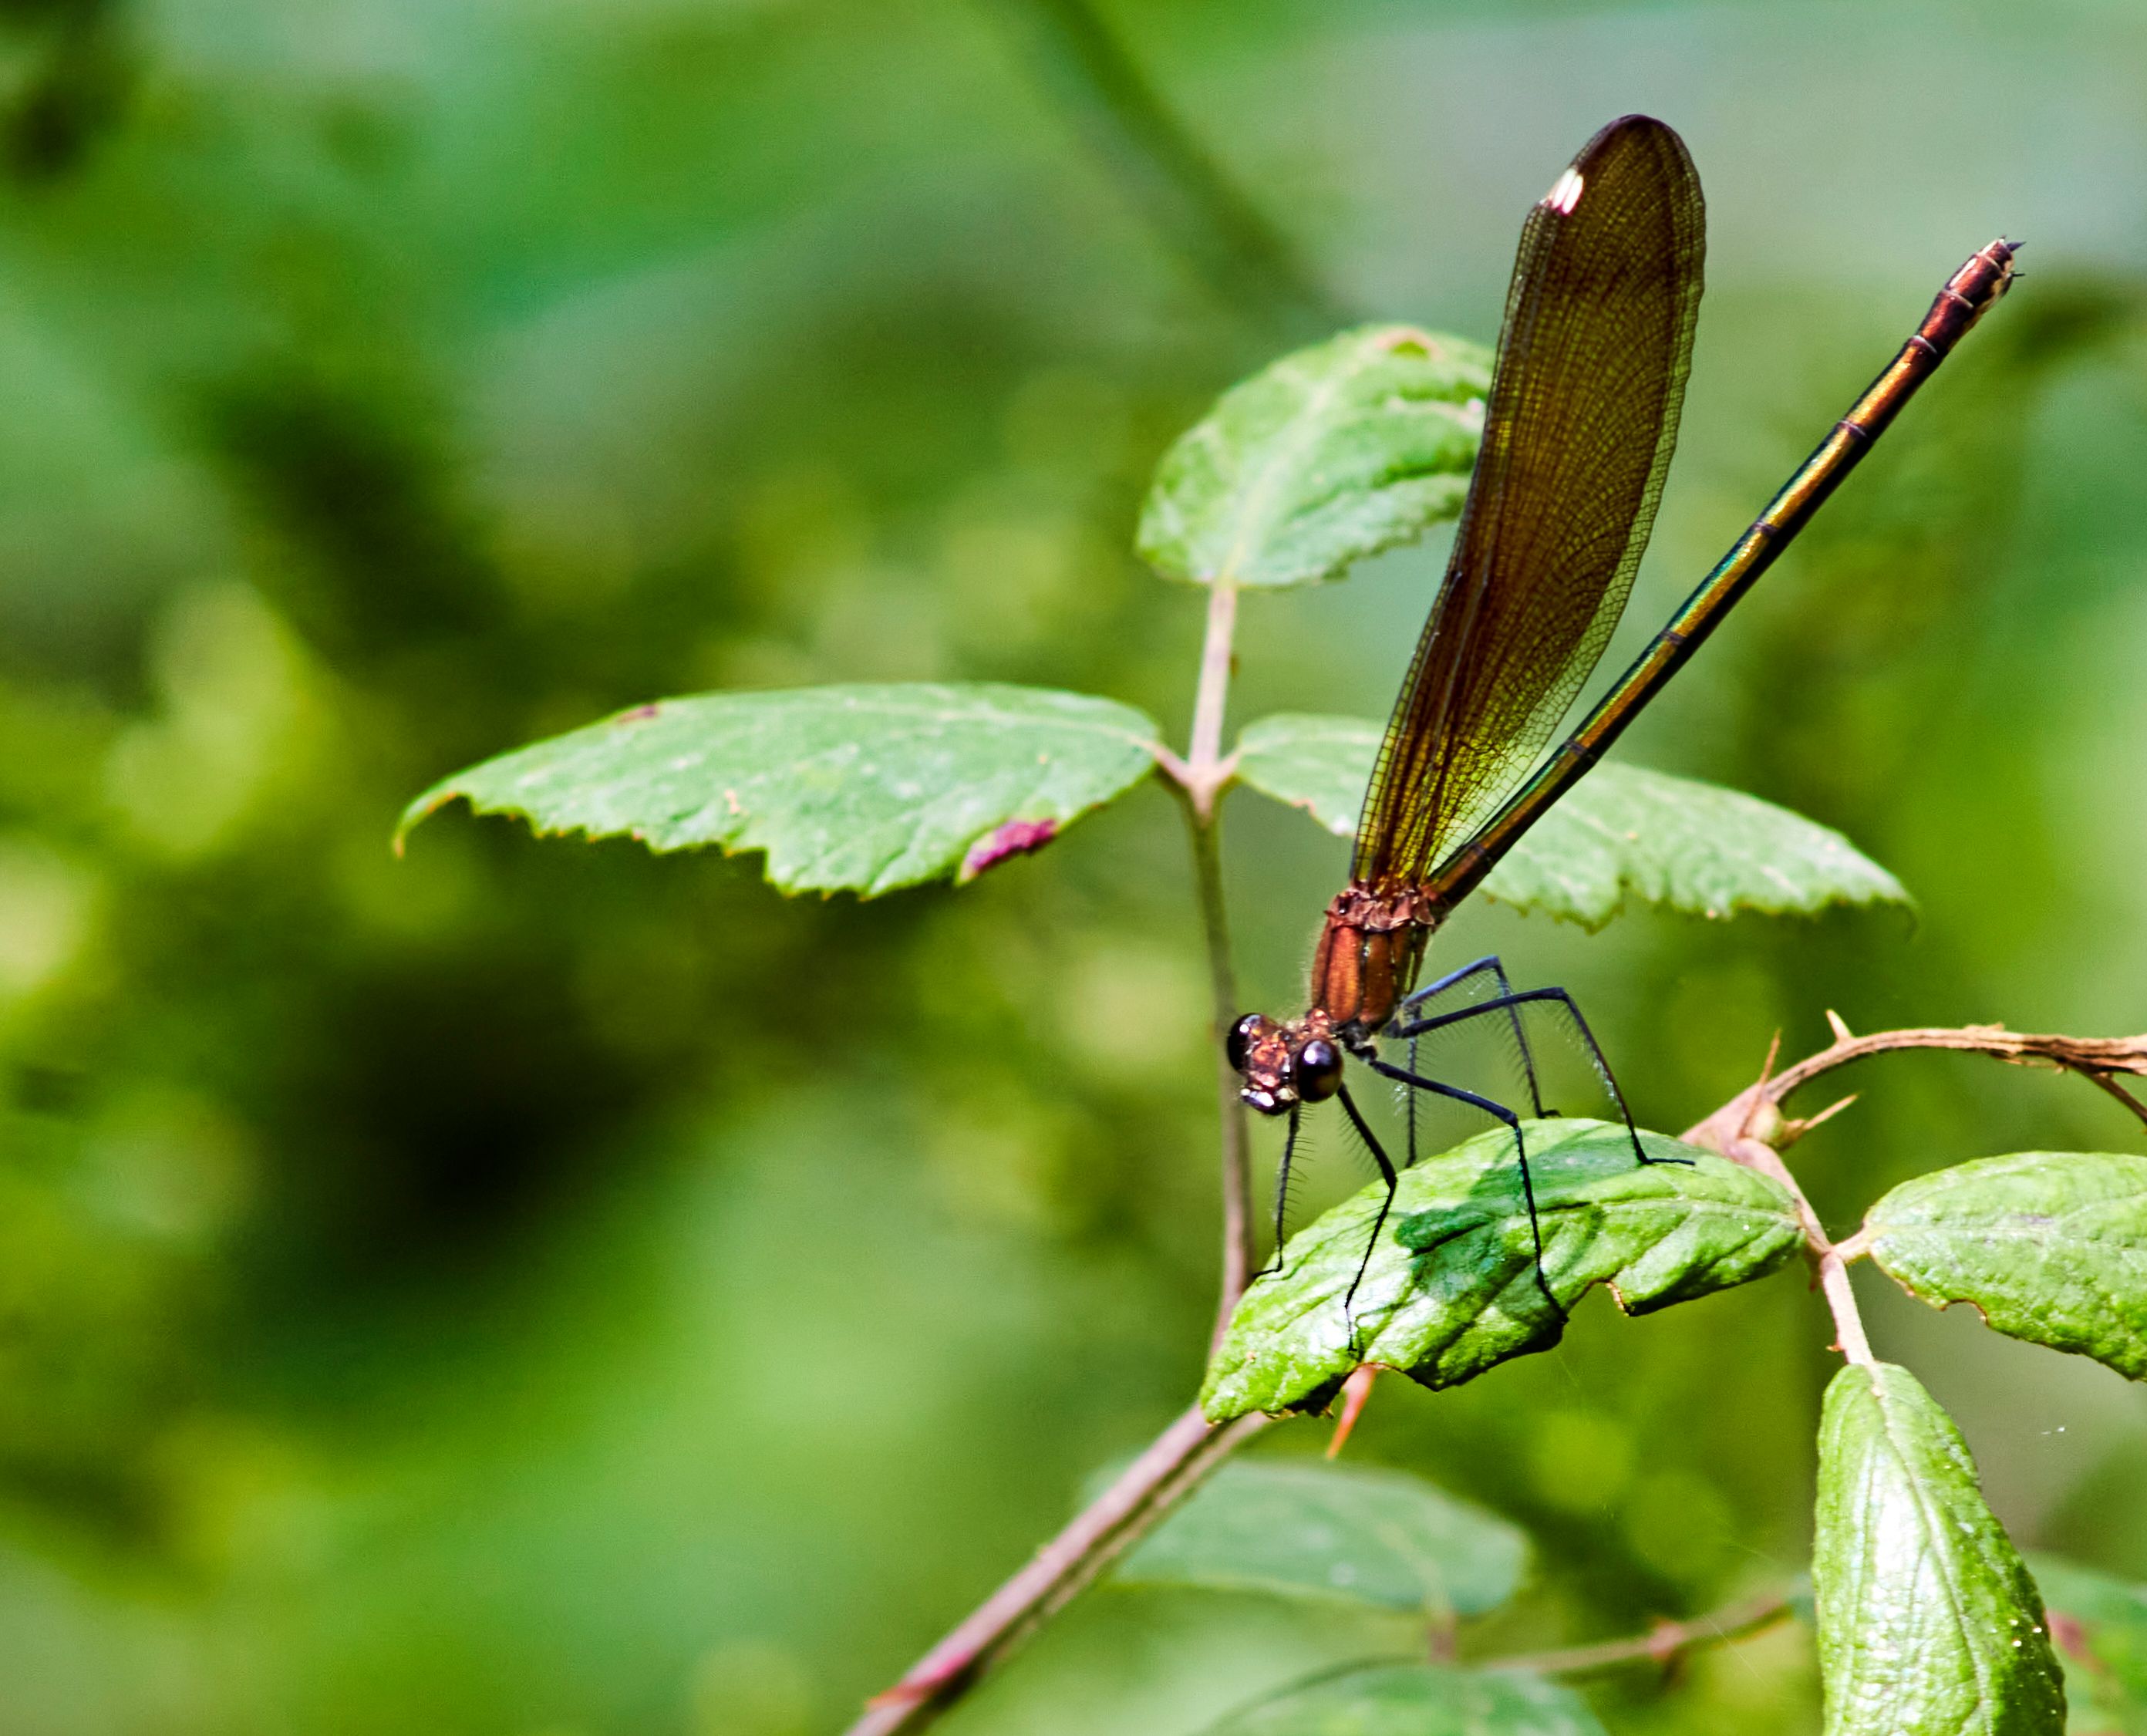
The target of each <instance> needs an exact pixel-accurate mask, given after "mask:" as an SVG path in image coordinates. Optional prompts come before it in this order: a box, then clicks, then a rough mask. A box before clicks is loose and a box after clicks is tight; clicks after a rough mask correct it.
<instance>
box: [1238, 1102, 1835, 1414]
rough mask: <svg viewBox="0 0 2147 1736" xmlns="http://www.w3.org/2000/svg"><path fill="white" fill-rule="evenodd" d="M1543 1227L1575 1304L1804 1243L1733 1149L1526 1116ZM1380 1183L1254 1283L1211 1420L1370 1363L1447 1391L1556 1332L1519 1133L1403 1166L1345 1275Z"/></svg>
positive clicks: (1563, 1296)
mask: <svg viewBox="0 0 2147 1736" xmlns="http://www.w3.org/2000/svg"><path fill="white" fill-rule="evenodd" d="M1522 1133H1523V1135H1524V1138H1526V1140H1527V1142H1528V1149H1529V1170H1530V1173H1531V1174H1532V1176H1533V1178H1534V1188H1535V1201H1536V1210H1537V1216H1538V1219H1539V1222H1540V1223H1541V1225H1542V1230H1543V1245H1544V1252H1543V1265H1542V1272H1543V1276H1544V1279H1545V1280H1546V1281H1547V1282H1548V1283H1549V1287H1550V1290H1551V1293H1553V1294H1554V1295H1555V1296H1556V1297H1557V1298H1558V1301H1559V1306H1560V1308H1564V1309H1565V1310H1567V1311H1570V1310H1571V1308H1573V1306H1574V1303H1577V1302H1578V1301H1579V1299H1580V1298H1581V1297H1582V1296H1583V1295H1584V1294H1585V1293H1586V1292H1587V1291H1588V1290H1589V1288H1592V1287H1593V1286H1594V1285H1596V1284H1606V1285H1608V1286H1609V1287H1610V1289H1611V1293H1612V1294H1613V1295H1614V1297H1615V1298H1617V1302H1618V1305H1619V1307H1620V1308H1622V1309H1624V1311H1625V1312H1626V1313H1629V1314H1638V1313H1647V1312H1649V1310H1651V1309H1654V1308H1664V1307H1667V1306H1668V1305H1669V1304H1670V1303H1674V1302H1684V1301H1688V1300H1690V1299H1691V1298H1694V1297H1699V1296H1704V1295H1707V1294H1709V1293H1711V1292H1713V1291H1716V1290H1723V1289H1728V1288H1730V1287H1732V1286H1733V1285H1736V1284H1740V1283H1745V1282H1747V1281H1748V1280H1749V1279H1752V1278H1759V1277H1762V1276H1764V1274H1765V1273H1769V1272H1771V1271H1772V1270H1774V1268H1775V1267H1777V1266H1779V1264H1780V1263H1782V1262H1783V1261H1784V1259H1786V1258H1789V1255H1790V1253H1792V1252H1793V1250H1794V1248H1796V1246H1797V1245H1798V1241H1799V1231H1798V1228H1797V1221H1796V1213H1795V1209H1794V1205H1793V1204H1792V1203H1791V1201H1790V1200H1789V1196H1788V1195H1787V1194H1786V1193H1784V1192H1783V1190H1782V1189H1781V1188H1780V1187H1779V1185H1778V1184H1777V1183H1774V1182H1772V1181H1770V1180H1769V1179H1768V1178H1766V1177H1764V1176H1762V1175H1759V1174H1758V1173H1754V1171H1752V1170H1749V1169H1745V1168H1739V1166H1738V1165H1736V1164H1734V1163H1729V1161H1728V1160H1727V1159H1725V1158H1719V1157H1717V1156H1715V1155H1714V1154H1713V1153H1708V1152H1700V1151H1696V1150H1694V1148H1691V1147H1689V1146H1684V1145H1680V1144H1679V1143H1678V1142H1677V1141H1675V1140H1674V1139H1669V1138H1664V1136H1663V1135H1661V1134H1659V1133H1646V1134H1643V1135H1642V1138H1643V1140H1644V1145H1645V1149H1646V1150H1647V1152H1648V1153H1649V1155H1650V1156H1651V1157H1654V1158H1669V1159H1672V1160H1673V1161H1669V1162H1655V1163H1645V1164H1642V1163H1635V1162H1634V1158H1633V1148H1632V1144H1631V1142H1630V1139H1629V1136H1628V1135H1627V1133H1626V1131H1625V1129H1624V1128H1623V1127H1622V1126H1618V1125H1614V1124H1612V1123H1607V1122H1599V1121H1585V1120H1578V1119H1576V1120H1570V1121H1567V1120H1554V1121H1530V1122H1524V1123H1522ZM1384 1194H1385V1187H1384V1183H1374V1184H1373V1185H1372V1186H1371V1187H1369V1188H1365V1189H1364V1191H1363V1192H1362V1193H1358V1194H1357V1195H1355V1196H1354V1198H1351V1199H1349V1200H1348V1201H1346V1202H1344V1203H1343V1204H1341V1205H1339V1206H1338V1207H1336V1208H1334V1210H1333V1211H1331V1212H1329V1213H1326V1214H1325V1215H1324V1216H1323V1217H1321V1218H1319V1221H1318V1222H1316V1223H1313V1224H1311V1225H1309V1226H1308V1227H1307V1228H1305V1229H1304V1230H1302V1231H1300V1232H1299V1233H1298V1234H1296V1235H1294V1236H1293V1237H1291V1238H1290V1240H1289V1245H1288V1247H1287V1248H1286V1249H1285V1250H1284V1258H1283V1262H1282V1266H1281V1268H1280V1270H1279V1271H1278V1272H1276V1273H1274V1274H1273V1275H1272V1276H1270V1277H1267V1278H1262V1279H1260V1280H1259V1282H1258V1283H1255V1284H1254V1286H1253V1287H1252V1288H1251V1289H1250V1290H1249V1291H1247V1292H1246V1293H1245V1296H1244V1300H1243V1301H1241V1302H1240V1303H1239V1304H1238V1309H1237V1313H1236V1314H1235V1316H1234V1318H1232V1320H1231V1322H1230V1327H1229V1333H1228V1334H1227V1335H1226V1337H1225V1338H1224V1341H1223V1343H1222V1344H1221V1346H1220V1347H1219V1348H1218V1349H1217V1351H1216V1353H1215V1356H1214V1360H1213V1361H1212V1362H1211V1363H1210V1364H1209V1370H1208V1380H1207V1384H1206V1385H1205V1387H1204V1388H1203V1389H1202V1393H1201V1403H1202V1404H1203V1406H1204V1407H1205V1408H1206V1410H1207V1413H1208V1414H1209V1416H1210V1417H1211V1418H1214V1419H1215V1420H1217V1421H1221V1420H1223V1419H1224V1418H1229V1417H1235V1416H1242V1415H1244V1413H1246V1412H1248V1411H1254V1410H1264V1411H1283V1410H1298V1409H1302V1410H1319V1409H1323V1408H1325V1406H1326V1404H1327V1403H1328V1402H1329V1399H1330V1398H1332V1397H1333V1395H1334V1392H1335V1390H1336V1389H1337V1388H1338V1386H1339V1383H1341V1381H1342V1380H1343V1379H1344V1378H1346V1377H1347V1376H1348V1374H1349V1372H1350V1370H1351V1369H1353V1368H1356V1367H1357V1366H1359V1364H1360V1363H1378V1364H1380V1365H1382V1366H1384V1367H1387V1368H1402V1369H1405V1370H1407V1371H1408V1373H1409V1375H1410V1376H1411V1378H1414V1379H1415V1380H1417V1381H1419V1382H1421V1383H1423V1384H1424V1385H1426V1386H1429V1387H1449V1386H1458V1385H1459V1384H1460V1383H1462V1382H1464V1381H1466V1380H1469V1379H1471V1378H1474V1376H1476V1375H1478V1374H1480V1373H1483V1372H1484V1370H1485V1369H1486V1368H1490V1367H1492V1366H1494V1364H1496V1363H1501V1362H1504V1360H1506V1359H1507V1358H1509V1357H1514V1356H1520V1355H1524V1354H1525V1353H1528V1352H1529V1351H1533V1350H1543V1349H1547V1348H1549V1347H1550V1346H1551V1345H1553V1344H1554V1343H1557V1342H1558V1341H1559V1338H1560V1337H1561V1336H1562V1335H1563V1334H1564V1330H1565V1319H1564V1315H1563V1314H1562V1313H1559V1312H1557V1311H1554V1309H1553V1308H1551V1306H1550V1304H1549V1301H1548V1300H1547V1299H1546V1298H1545V1297H1544V1293H1543V1292H1542V1289H1541V1288H1539V1284H1538V1281H1537V1263H1536V1250H1535V1243H1534V1238H1533V1237H1532V1235H1531V1233H1530V1229H1529V1213H1528V1207H1527V1203H1526V1201H1525V1199H1524V1195H1523V1193H1522V1186H1521V1173H1520V1168H1519V1165H1518V1164H1517V1163H1515V1161H1514V1140H1513V1136H1512V1134H1511V1133H1508V1132H1507V1131H1506V1130H1505V1129H1504V1128H1494V1129H1493V1130H1492V1131H1490V1132H1489V1133H1482V1134H1479V1136H1478V1137H1476V1138H1474V1139H1471V1140H1469V1141H1468V1142H1467V1143H1465V1144H1462V1145H1459V1146H1456V1147H1455V1148H1454V1149H1453V1150H1452V1151H1449V1152H1447V1153H1444V1155H1442V1156H1439V1157H1436V1158H1427V1159H1425V1160H1424V1161H1423V1162H1421V1163H1418V1164H1417V1165H1416V1166H1415V1167H1414V1168H1411V1169H1408V1170H1405V1171H1404V1172H1403V1173H1402V1175H1401V1178H1400V1186H1399V1188H1398V1189H1397V1191H1396V1193H1395V1197H1394V1210H1393V1213H1392V1216H1391V1217H1390V1219H1389V1223H1390V1226H1391V1227H1392V1228H1391V1233H1389V1234H1387V1235H1384V1236H1382V1237H1381V1238H1380V1240H1379V1243H1378V1244H1377V1245H1376V1246H1374V1247H1373V1248H1372V1250H1371V1262H1370V1264H1369V1266H1368V1267H1366V1268H1365V1269H1364V1279H1363V1281H1362V1283H1359V1286H1358V1289H1357V1295H1356V1300H1355V1302H1354V1305H1353V1308H1352V1314H1353V1315H1354V1318H1345V1317H1344V1312H1343V1298H1344V1295H1345V1294H1346V1293H1347V1292H1348V1291H1349V1286H1350V1284H1351V1283H1352V1282H1354V1281H1355V1279H1356V1278H1357V1273H1358V1268H1359V1263H1360V1262H1362V1261H1363V1260H1364V1253H1365V1248H1366V1245H1367V1243H1368V1241H1369V1238H1370V1236H1371V1233H1372V1226H1373V1223H1374V1219H1375V1218H1377V1216H1378V1214H1379V1207H1380V1204H1381V1203H1382V1200H1383V1199H1384Z"/></svg>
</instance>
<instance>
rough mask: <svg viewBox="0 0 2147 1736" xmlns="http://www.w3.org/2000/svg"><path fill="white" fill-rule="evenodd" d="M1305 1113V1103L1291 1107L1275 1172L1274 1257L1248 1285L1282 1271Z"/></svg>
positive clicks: (1247, 1281)
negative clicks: (1299, 1132) (1285, 1228)
mask: <svg viewBox="0 0 2147 1736" xmlns="http://www.w3.org/2000/svg"><path fill="white" fill-rule="evenodd" d="M1303 1115H1304V1104H1303V1103H1292V1104H1291V1105H1290V1109H1289V1133H1286V1134H1284V1136H1283V1142H1282V1163H1281V1164H1280V1165H1279V1167H1278V1168H1276V1170H1275V1193H1274V1258H1272V1259H1270V1260H1269V1262H1268V1263H1267V1264H1266V1265H1264V1266H1263V1267H1261V1268H1260V1269H1259V1271H1257V1272H1255V1273H1254V1274H1253V1275H1252V1276H1251V1277H1250V1278H1247V1279H1246V1280H1245V1282H1246V1283H1247V1284H1248V1285H1251V1284H1256V1283H1259V1281H1260V1280H1261V1279H1262V1278H1269V1277H1271V1276H1273V1275H1274V1273H1278V1272H1279V1271H1281V1270H1282V1233H1283V1222H1284V1219H1285V1218H1287V1217H1288V1216H1289V1166H1290V1163H1291V1160H1292V1159H1294V1158H1295V1157H1296V1156H1297V1128H1298V1122H1299V1118H1301V1117H1302V1116H1303Z"/></svg>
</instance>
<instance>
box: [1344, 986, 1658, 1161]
mask: <svg viewBox="0 0 2147 1736" xmlns="http://www.w3.org/2000/svg"><path fill="white" fill-rule="evenodd" d="M1534 1001H1544V1002H1549V1003H1551V1004H1552V1005H1554V1006H1559V1007H1563V1008H1564V1009H1565V1013H1566V1016H1567V1017H1568V1018H1570V1019H1572V1021H1573V1028H1574V1030H1576V1031H1578V1032H1579V1033H1580V1040H1581V1042H1582V1043H1583V1044H1584V1045H1585V1047H1586V1048H1587V1050H1588V1056H1589V1059H1590V1060H1591V1061H1593V1062H1594V1063H1595V1072H1596V1076H1597V1077H1598V1078H1600V1079H1601V1080H1602V1081H1603V1083H1604V1088H1606V1089H1607V1090H1608V1091H1609V1093H1610V1100H1611V1102H1613V1103H1615V1104H1617V1106H1618V1116H1619V1119H1620V1120H1621V1121H1623V1122H1624V1123H1625V1133H1626V1135H1627V1137H1628V1138H1630V1139H1631V1140H1632V1142H1633V1156H1634V1159H1635V1160H1636V1161H1638V1162H1639V1163H1689V1162H1690V1161H1691V1159H1690V1158H1651V1157H1649V1155H1648V1153H1647V1152H1646V1150H1645V1149H1644V1148H1643V1147H1642V1146H1641V1144H1640V1129H1639V1124H1638V1123H1635V1122H1634V1119H1633V1112H1632V1110H1631V1109H1629V1108H1627V1107H1626V1103H1625V1093H1624V1092H1623V1091H1621V1090H1620V1089H1619V1088H1618V1076H1617V1075H1616V1074H1615V1073H1612V1072H1611V1071H1610V1063H1609V1060H1608V1059H1606V1058H1604V1053H1603V1045H1602V1044H1601V1043H1598V1042H1597V1041H1596V1040H1595V1033H1594V1032H1593V1031H1591V1030H1589V1028H1588V1021H1587V1020H1586V1019H1584V1018H1582V1017H1581V1016H1580V1008H1578V1007H1577V1006H1575V1005H1574V1002H1573V997H1572V996H1571V995H1569V994H1568V993H1566V992H1565V990H1564V989H1563V988H1524V989H1523V990H1521V991H1520V993H1518V994H1502V995H1499V996H1498V997H1497V998H1495V999H1492V1000H1488V1001H1479V1002H1478V1003H1476V1004H1475V1005H1474V1006H1473V1007H1462V1008H1457V1009H1456V1010H1455V1011H1454V1012H1452V1013H1439V1015H1437V1016H1436V1017H1435V1018H1420V1019H1416V1020H1414V1021H1413V1022H1411V1023H1408V1024H1395V1025H1389V1027H1388V1028H1387V1029H1386V1030H1385V1032H1384V1033H1382V1034H1384V1035H1385V1036H1389V1037H1406V1038H1409V1039H1410V1040H1411V1042H1412V1043H1414V1040H1415V1039H1416V1038H1419V1037H1422V1036H1423V1035H1424V1034H1425V1033H1427V1032H1431V1031H1436V1030H1439V1029H1441V1028H1444V1027H1445V1026H1447V1025H1458V1024H1459V1023H1462V1022H1463V1021H1464V1020H1465V1019H1471V1018H1484V1017H1485V1016H1486V1015H1487V1014H1489V1013H1497V1012H1500V1011H1505V1012H1507V1013H1509V1016H1511V1017H1513V1018H1516V1019H1518V1018H1519V1017H1520V1015H1519V1013H1518V1012H1516V1011H1514V1010H1513V1009H1514V1008H1519V1007H1521V1006H1523V1005H1524V1004H1526V1003H1529V1002H1534ZM1409 1053H1410V1058H1411V1059H1412V1060H1414V1058H1415V1053H1416V1052H1415V1050H1414V1048H1412V1049H1411V1050H1410V1052H1409ZM1410 1070H1411V1071H1412V1072H1414V1070H1415V1069H1414V1068H1411V1069H1410Z"/></svg>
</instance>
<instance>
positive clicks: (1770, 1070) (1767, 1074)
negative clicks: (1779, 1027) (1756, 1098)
mask: <svg viewBox="0 0 2147 1736" xmlns="http://www.w3.org/2000/svg"><path fill="white" fill-rule="evenodd" d="M1781 1053H1782V1033H1780V1032H1779V1031H1776V1032H1775V1033H1774V1041H1773V1042H1772V1043H1769V1044H1768V1045H1767V1058H1766V1059H1765V1060H1764V1061H1762V1062H1761V1063H1759V1085H1758V1087H1757V1088H1758V1089H1760V1090H1764V1089H1765V1088H1766V1084H1767V1081H1768V1080H1769V1079H1771V1078H1774V1063H1775V1062H1776V1061H1778V1060H1779V1059H1780V1058H1781Z"/></svg>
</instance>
